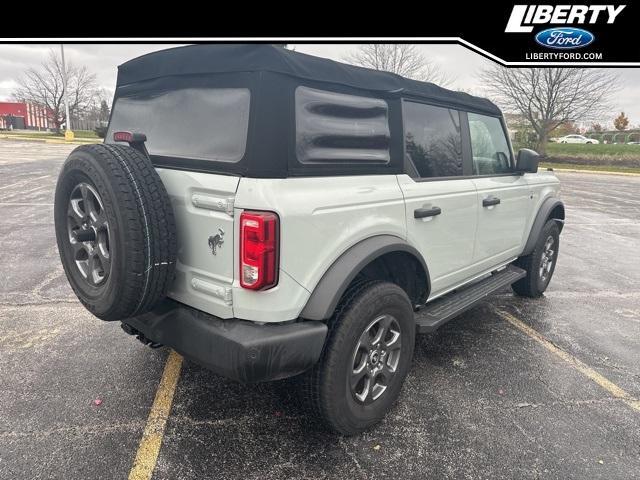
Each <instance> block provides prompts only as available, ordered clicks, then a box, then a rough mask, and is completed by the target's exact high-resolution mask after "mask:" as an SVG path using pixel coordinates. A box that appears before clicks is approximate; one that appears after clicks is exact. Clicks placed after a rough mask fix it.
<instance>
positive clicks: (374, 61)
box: [344, 43, 453, 87]
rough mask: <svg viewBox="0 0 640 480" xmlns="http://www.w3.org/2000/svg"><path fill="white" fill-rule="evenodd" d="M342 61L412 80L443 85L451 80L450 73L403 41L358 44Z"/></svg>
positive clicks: (448, 83)
mask: <svg viewBox="0 0 640 480" xmlns="http://www.w3.org/2000/svg"><path fill="white" fill-rule="evenodd" d="M344 61H345V62H348V63H352V64H354V65H360V66H361V67H367V68H373V69H375V70H384V71H385V72H391V73H396V74H398V75H402V76H403V77H407V78H412V79H414V80H422V81H423V82H432V83H436V84H438V85H440V86H443V87H444V86H447V85H450V84H451V83H452V82H453V78H452V77H451V76H450V75H448V74H447V73H446V72H444V71H443V70H442V69H441V68H440V67H439V66H438V65H437V64H435V63H433V62H432V61H430V60H429V59H428V58H427V57H425V56H424V55H423V54H422V53H421V52H420V51H419V50H418V49H417V48H416V46H415V45H409V44H405V43H400V44H378V43H370V44H366V45H360V46H359V47H358V49H357V50H356V51H355V52H353V53H352V54H350V55H347V56H346V57H345V58H344Z"/></svg>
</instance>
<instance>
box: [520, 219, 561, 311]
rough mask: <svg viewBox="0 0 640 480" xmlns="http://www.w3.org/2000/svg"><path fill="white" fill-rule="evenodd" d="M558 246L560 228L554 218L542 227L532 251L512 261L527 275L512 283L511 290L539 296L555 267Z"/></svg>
mask: <svg viewBox="0 0 640 480" xmlns="http://www.w3.org/2000/svg"><path fill="white" fill-rule="evenodd" d="M559 247H560V229H559V228H558V224H557V223H556V221H555V220H553V219H552V220H549V221H547V223H546V224H545V225H544V227H543V228H542V232H540V237H539V238H538V241H537V243H536V246H535V248H534V249H533V252H531V253H530V254H529V255H526V256H524V257H520V258H519V259H518V260H516V261H515V262H514V263H515V264H516V265H517V266H518V267H520V268H523V269H524V270H526V271H527V275H526V276H525V277H524V278H522V279H520V280H518V281H517V282H515V283H514V284H513V285H512V288H513V291H514V292H515V293H517V294H518V295H522V296H524V297H534V298H535V297H539V296H541V295H542V294H543V293H544V291H545V290H546V289H547V287H548V286H549V282H550V281H551V277H552V276H553V272H554V271H555V268H556V262H557V260H558V250H559Z"/></svg>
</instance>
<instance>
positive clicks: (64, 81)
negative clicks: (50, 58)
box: [60, 43, 73, 141]
mask: <svg viewBox="0 0 640 480" xmlns="http://www.w3.org/2000/svg"><path fill="white" fill-rule="evenodd" d="M60 53H61V54H62V88H64V110H65V115H66V117H65V118H66V121H65V132H64V139H65V140H68V141H71V140H73V131H72V130H71V116H69V91H68V90H67V66H66V65H65V63H64V44H62V43H61V44H60Z"/></svg>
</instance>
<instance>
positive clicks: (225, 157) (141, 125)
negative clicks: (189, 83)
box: [107, 88, 250, 162]
mask: <svg viewBox="0 0 640 480" xmlns="http://www.w3.org/2000/svg"><path fill="white" fill-rule="evenodd" d="M249 98H250V93H249V90H248V89H246V88H217V89H215V88H187V89H182V90H171V91H165V92H156V93H153V94H149V93H145V94H140V95H138V96H131V97H120V98H118V100H117V101H116V103H115V106H114V108H113V115H112V117H111V123H110V125H109V133H108V134H107V139H111V138H113V137H112V135H113V132H117V131H132V132H140V133H144V134H145V135H146V136H147V143H146V145H147V149H148V150H149V153H151V154H152V155H161V156H166V157H178V158H190V159H200V160H216V161H220V162H237V161H238V160H240V159H241V158H242V157H243V156H244V151H245V147H246V144H247V129H248V127H249Z"/></svg>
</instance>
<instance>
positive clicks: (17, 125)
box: [0, 102, 55, 130]
mask: <svg viewBox="0 0 640 480" xmlns="http://www.w3.org/2000/svg"><path fill="white" fill-rule="evenodd" d="M9 128H13V129H16V130H21V129H29V130H47V129H49V128H55V124H54V122H53V119H52V115H51V112H50V111H48V110H47V109H46V108H45V107H42V106H40V105H34V104H31V103H22V102H0V129H2V130H7V129H9Z"/></svg>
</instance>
